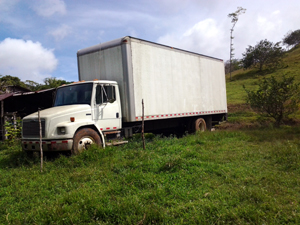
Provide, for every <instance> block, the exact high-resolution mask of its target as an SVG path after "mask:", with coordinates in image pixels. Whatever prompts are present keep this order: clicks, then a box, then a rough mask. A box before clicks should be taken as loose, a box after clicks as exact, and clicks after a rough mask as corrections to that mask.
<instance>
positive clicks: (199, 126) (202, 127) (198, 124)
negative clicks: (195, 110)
mask: <svg viewBox="0 0 300 225" xmlns="http://www.w3.org/2000/svg"><path fill="white" fill-rule="evenodd" d="M194 125H195V128H194V129H195V132H197V131H201V132H203V131H206V123H205V120H204V119H203V118H198V119H196V120H195V123H194Z"/></svg>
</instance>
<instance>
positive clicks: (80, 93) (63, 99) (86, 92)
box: [54, 83, 93, 106]
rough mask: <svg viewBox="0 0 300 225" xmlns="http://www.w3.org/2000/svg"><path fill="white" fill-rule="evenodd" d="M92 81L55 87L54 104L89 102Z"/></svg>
mask: <svg viewBox="0 0 300 225" xmlns="http://www.w3.org/2000/svg"><path fill="white" fill-rule="evenodd" d="M92 89H93V83H87V84H77V85H71V86H66V87H62V88H59V89H57V92H56V98H55V103H54V106H62V105H75V104H89V105H90V104H91V96H92Z"/></svg>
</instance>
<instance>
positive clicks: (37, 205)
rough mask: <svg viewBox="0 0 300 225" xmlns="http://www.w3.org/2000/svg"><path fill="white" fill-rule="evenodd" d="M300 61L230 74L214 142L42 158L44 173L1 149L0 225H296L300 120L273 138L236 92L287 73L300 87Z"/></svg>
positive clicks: (164, 141) (189, 140)
mask: <svg viewBox="0 0 300 225" xmlns="http://www.w3.org/2000/svg"><path fill="white" fill-rule="evenodd" d="M299 61H300V48H296V49H293V50H291V51H290V52H289V53H288V54H287V56H286V58H285V66H284V67H283V68H281V69H280V70H278V71H276V72H274V73H272V74H264V75H261V74H257V72H255V71H253V70H252V71H243V70H240V71H235V72H234V73H233V79H232V81H229V80H228V78H227V94H228V110H229V114H228V116H229V117H228V122H227V123H225V124H222V125H220V126H218V127H217V128H216V131H215V132H205V133H197V134H190V135H186V136H184V137H182V138H176V137H158V136H156V137H155V136H153V135H148V138H147V140H146V141H147V144H146V147H147V149H146V150H143V148H142V143H141V138H140V137H138V136H136V137H135V138H133V139H132V140H130V141H129V144H127V145H124V146H119V147H107V148H106V149H100V148H97V147H95V146H93V147H92V149H90V150H89V151H86V152H84V153H83V154H81V155H78V156H66V155H50V156H49V155H48V156H45V159H44V160H45V161H44V171H43V172H42V173H41V172H40V163H39V157H38V156H36V157H33V158H28V157H27V156H26V155H25V154H24V153H23V152H22V151H21V148H20V144H19V143H17V142H15V143H14V144H13V145H11V146H9V145H7V144H5V143H3V144H1V145H0V180H1V182H0V224H13V225H15V224H16V225H17V224H139V225H141V224H300V139H299V136H300V126H299V123H298V125H297V119H298V120H299V119H300V116H299V112H298V114H296V115H293V123H288V124H287V125H285V126H282V127H281V128H276V129H275V128H273V126H272V123H271V122H272V121H268V120H266V119H263V118H260V117H259V116H258V115H257V114H256V113H254V112H253V111H251V109H250V108H249V106H247V105H246V104H245V94H246V93H245V91H244V90H243V87H242V86H243V85H245V86H246V87H247V88H255V84H257V83H258V82H260V79H262V77H268V76H271V75H273V76H279V75H281V74H283V73H289V74H290V75H295V76H296V80H297V81H298V82H299V81H300V73H299V72H300V65H299V64H298V62H299ZM295 121H296V122H295Z"/></svg>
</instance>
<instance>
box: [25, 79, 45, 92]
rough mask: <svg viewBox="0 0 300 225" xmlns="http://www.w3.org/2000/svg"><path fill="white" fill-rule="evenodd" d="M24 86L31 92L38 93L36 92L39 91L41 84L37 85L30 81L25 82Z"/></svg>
mask: <svg viewBox="0 0 300 225" xmlns="http://www.w3.org/2000/svg"><path fill="white" fill-rule="evenodd" d="M25 85H26V87H27V88H28V89H29V90H31V91H38V90H40V88H41V86H42V85H41V84H39V83H37V82H35V81H32V80H26V81H25Z"/></svg>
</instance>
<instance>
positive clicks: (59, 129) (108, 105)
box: [22, 80, 122, 154]
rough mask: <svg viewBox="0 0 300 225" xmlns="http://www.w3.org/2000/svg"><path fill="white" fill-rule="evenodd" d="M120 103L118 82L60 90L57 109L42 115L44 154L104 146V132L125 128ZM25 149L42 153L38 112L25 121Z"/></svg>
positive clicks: (94, 82)
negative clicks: (96, 145) (89, 146)
mask: <svg viewBox="0 0 300 225" xmlns="http://www.w3.org/2000/svg"><path fill="white" fill-rule="evenodd" d="M120 104H121V101H120V94H119V88H118V84H117V82H115V81H101V80H99V81H89V82H77V83H73V84H70V85H64V86H61V87H59V88H57V91H56V97H55V103H54V107H52V108H49V109H45V110H42V111H40V118H41V124H42V141H43V142H42V147H43V150H44V151H63V150H72V151H73V153H75V154H77V153H79V152H81V151H82V150H84V149H86V148H87V147H88V145H90V144H92V143H96V144H98V145H101V144H102V145H103V144H105V143H104V135H103V134H105V132H110V133H113V132H116V131H118V130H120V129H121V128H122V123H121V118H122V112H121V105H120ZM22 148H23V150H25V151H37V150H39V121H38V112H36V113H33V114H31V115H28V116H26V117H24V118H23V136H22Z"/></svg>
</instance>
